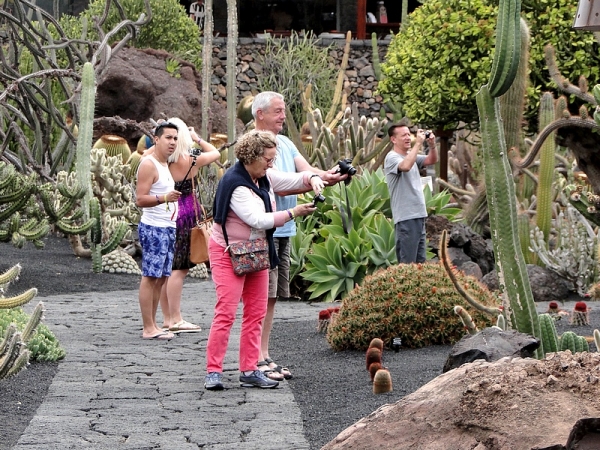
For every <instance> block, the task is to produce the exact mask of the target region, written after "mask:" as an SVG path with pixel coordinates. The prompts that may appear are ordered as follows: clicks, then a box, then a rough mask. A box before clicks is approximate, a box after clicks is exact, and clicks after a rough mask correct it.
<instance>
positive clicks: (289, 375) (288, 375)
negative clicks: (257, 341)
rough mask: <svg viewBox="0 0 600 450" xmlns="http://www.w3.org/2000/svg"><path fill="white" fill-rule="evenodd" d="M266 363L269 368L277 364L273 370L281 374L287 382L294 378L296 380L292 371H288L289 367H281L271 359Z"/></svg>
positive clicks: (266, 360)
mask: <svg viewBox="0 0 600 450" xmlns="http://www.w3.org/2000/svg"><path fill="white" fill-rule="evenodd" d="M265 362H266V363H267V365H269V367H271V364H275V367H271V370H274V371H275V372H278V373H280V374H281V375H283V378H285V379H286V380H291V379H292V378H294V376H293V375H292V372H290V369H288V368H287V367H281V366H280V365H278V364H277V363H276V362H275V361H273V360H272V359H271V358H265Z"/></svg>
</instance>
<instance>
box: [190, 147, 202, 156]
mask: <svg viewBox="0 0 600 450" xmlns="http://www.w3.org/2000/svg"><path fill="white" fill-rule="evenodd" d="M201 154H202V150H201V149H199V148H194V147H192V148H190V155H192V156H194V157H196V156H200V155H201Z"/></svg>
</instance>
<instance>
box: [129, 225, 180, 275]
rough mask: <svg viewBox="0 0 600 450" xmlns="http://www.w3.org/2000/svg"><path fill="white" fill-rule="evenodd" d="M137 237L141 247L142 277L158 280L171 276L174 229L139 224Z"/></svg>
mask: <svg viewBox="0 0 600 450" xmlns="http://www.w3.org/2000/svg"><path fill="white" fill-rule="evenodd" d="M138 236H139V238H140V244H141V246H142V276H144V277H153V278H160V277H168V276H169V275H171V267H172V265H173V252H174V249H175V228H174V227H153V226H152V225H146V224H145V223H141V222H140V224H139V225H138Z"/></svg>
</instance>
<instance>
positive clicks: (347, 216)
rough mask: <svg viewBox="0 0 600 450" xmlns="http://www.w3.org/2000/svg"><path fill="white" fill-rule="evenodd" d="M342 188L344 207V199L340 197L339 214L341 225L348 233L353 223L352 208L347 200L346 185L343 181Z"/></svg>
mask: <svg viewBox="0 0 600 450" xmlns="http://www.w3.org/2000/svg"><path fill="white" fill-rule="evenodd" d="M342 189H344V193H345V194H346V208H344V203H343V201H344V200H343V198H342V202H340V215H341V216H342V226H343V227H344V231H345V232H346V234H350V230H351V229H352V225H353V223H352V210H351V209H350V202H349V201H348V188H347V187H346V183H344V185H343V187H342Z"/></svg>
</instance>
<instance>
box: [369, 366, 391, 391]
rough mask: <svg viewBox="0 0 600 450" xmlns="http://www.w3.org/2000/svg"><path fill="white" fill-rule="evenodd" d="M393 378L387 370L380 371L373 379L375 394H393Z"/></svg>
mask: <svg viewBox="0 0 600 450" xmlns="http://www.w3.org/2000/svg"><path fill="white" fill-rule="evenodd" d="M392 390H393V389H392V376H391V374H390V371H389V370H387V369H379V370H378V371H377V373H375V376H374V377H373V394H385V393H386V392H392Z"/></svg>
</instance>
